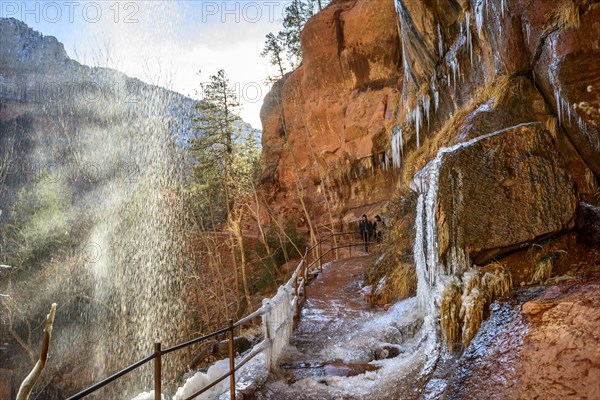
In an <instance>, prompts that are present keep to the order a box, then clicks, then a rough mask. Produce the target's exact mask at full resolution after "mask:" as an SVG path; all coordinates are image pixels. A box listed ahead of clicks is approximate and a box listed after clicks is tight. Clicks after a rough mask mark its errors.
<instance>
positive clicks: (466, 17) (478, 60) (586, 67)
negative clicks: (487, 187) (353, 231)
mask: <svg viewBox="0 0 600 400" xmlns="http://www.w3.org/2000/svg"><path fill="white" fill-rule="evenodd" d="M598 9H600V7H599V6H598V4H597V3H594V2H592V1H585V0H581V1H577V2H572V1H570V0H564V1H560V2H540V1H533V0H530V1H527V2H520V1H513V0H485V1H471V2H469V1H453V0H452V1H451V0H445V1H437V2H434V3H433V4H432V3H431V2H426V1H405V0H398V1H391V0H390V1H387V0H382V1H366V0H365V1H363V0H340V1H335V2H333V3H332V4H331V5H330V6H329V7H327V8H325V9H324V10H323V11H322V12H320V13H319V14H317V15H316V16H315V17H314V18H313V19H311V20H310V21H309V22H308V23H307V25H306V27H305V29H304V31H303V34H302V45H303V52H304V60H303V64H302V66H301V67H300V68H298V69H297V70H296V71H294V72H292V73H291V74H289V75H287V76H286V77H285V78H284V79H283V81H282V82H279V83H278V84H277V85H276V87H275V88H274V92H277V93H279V94H280V96H272V97H271V99H269V100H268V101H267V102H266V103H265V108H264V109H263V113H262V120H263V145H264V146H265V148H266V149H267V150H265V152H264V153H263V188H264V190H265V192H267V193H269V194H270V201H271V204H273V205H275V207H278V208H279V209H281V210H285V211H286V212H287V211H291V209H298V207H297V204H296V203H297V202H295V201H293V199H290V196H287V197H286V198H285V199H284V198H283V196H282V195H281V194H280V193H281V192H288V193H294V192H295V193H296V194H295V195H292V197H294V196H296V197H297V196H298V193H303V195H304V196H305V197H307V198H311V199H314V200H316V201H315V202H314V203H315V208H314V209H311V212H313V213H314V215H316V216H317V218H319V217H320V216H322V215H324V213H325V207H324V206H323V204H324V202H323V200H326V199H327V200H328V201H329V203H330V204H329V207H330V209H331V210H332V211H333V213H334V214H339V216H340V217H341V216H342V215H343V214H344V213H345V212H346V211H347V210H353V209H355V210H356V209H359V208H361V207H364V206H365V205H367V204H371V203H379V202H382V201H386V200H389V199H390V197H391V194H392V193H393V187H394V186H395V185H396V184H399V185H404V184H406V182H408V181H410V179H412V176H413V174H414V173H415V172H416V171H418V170H419V169H420V168H422V167H423V166H424V165H425V164H426V162H427V161H429V160H430V159H432V158H433V157H435V154H436V153H437V151H438V150H439V148H440V147H442V146H448V145H452V144H456V143H460V142H463V141H466V140H469V139H472V138H474V137H478V136H481V135H485V134H488V133H491V132H494V131H497V130H500V129H505V128H508V127H511V126H515V125H518V124H521V123H529V122H544V123H546V124H547V126H548V129H549V130H550V131H551V132H552V137H553V141H554V144H555V147H556V149H557V150H558V152H559V153H560V154H561V156H562V157H563V158H564V162H565V163H566V165H565V166H564V169H565V170H566V171H567V172H568V174H569V175H571V177H572V179H573V180H574V181H575V185H576V188H577V191H578V192H579V194H580V195H587V196H588V198H589V194H590V193H593V191H594V190H595V189H594V185H595V183H594V182H595V181H597V176H598V174H599V170H598V162H599V161H598V160H600V153H598V150H599V149H600V137H599V133H598V110H599V109H600V96H598V93H600V92H598V90H597V87H600V83H598V77H599V76H600V73H599V72H598V68H600V62H598V61H599V60H600V58H599V56H598V55H599V53H598V51H599V49H600V47H599V46H600V45H599V44H598V43H599V42H598V39H597V37H598V35H595V34H594V32H596V30H597V29H599V28H598V26H600V25H598V24H597V23H596V22H595V21H597V20H598V18H597V14H598V12H599V11H598ZM273 99H276V101H274V100H273ZM557 102H558V103H557ZM557 104H558V105H557ZM394 132H400V135H397V136H396V135H394ZM393 138H396V139H398V138H399V139H400V143H401V146H400V150H396V151H397V152H398V157H399V158H401V159H402V162H401V168H400V169H397V170H395V171H389V170H388V172H387V173H383V170H384V168H383V167H384V166H389V164H391V159H392V151H393V150H394V146H392V144H391V143H392V142H393ZM288 145H289V147H288ZM290 153H293V154H294V157H296V160H293V158H294V157H292V156H291V155H290ZM356 169H358V170H362V171H365V170H367V171H370V173H368V174H354V173H353V172H352V170H356ZM399 174H400V175H401V176H400V178H401V179H400V181H398V180H397V178H398V175H399ZM594 174H595V176H594ZM296 177H299V179H298V180H296ZM341 178H344V179H341ZM365 181H367V182H369V184H373V185H374V188H369V189H367V188H365V187H364V186H365V185H364V182H365ZM390 181H392V182H393V183H392V184H391V185H390V183H389V182H390ZM298 183H300V185H301V189H302V190H300V191H298V189H297V186H298ZM389 188H391V189H389ZM378 189H379V190H378ZM388 189H389V190H388ZM367 190H371V192H372V194H369V195H367V194H366V192H367ZM291 200H292V201H291ZM587 201H590V200H587ZM294 204H296V205H294Z"/></svg>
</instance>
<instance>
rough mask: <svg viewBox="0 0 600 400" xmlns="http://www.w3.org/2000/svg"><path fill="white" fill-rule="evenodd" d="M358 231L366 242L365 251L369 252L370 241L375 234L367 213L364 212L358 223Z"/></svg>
mask: <svg viewBox="0 0 600 400" xmlns="http://www.w3.org/2000/svg"><path fill="white" fill-rule="evenodd" d="M358 231H359V232H360V236H361V237H362V240H363V242H364V243H365V251H366V252H367V253H368V252H369V241H370V240H371V235H372V234H373V224H372V223H371V221H369V219H368V218H367V215H366V214H363V216H362V219H361V220H360V222H359V223H358Z"/></svg>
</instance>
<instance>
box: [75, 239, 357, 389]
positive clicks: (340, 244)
mask: <svg viewBox="0 0 600 400" xmlns="http://www.w3.org/2000/svg"><path fill="white" fill-rule="evenodd" d="M355 236H358V235H357V234H356V233H355V232H339V233H330V234H328V236H327V237H325V238H323V239H321V240H319V241H318V242H317V243H316V244H314V245H313V246H312V247H310V248H307V249H306V251H305V253H304V256H303V257H302V260H300V263H299V264H298V267H297V268H296V270H295V271H294V273H293V274H292V277H291V278H290V279H289V280H288V281H287V283H286V284H285V285H283V286H280V287H279V289H278V290H277V294H276V295H275V296H273V297H272V298H271V299H265V300H263V304H262V306H261V307H260V308H259V309H258V310H256V311H254V312H253V313H251V314H250V315H248V316H246V317H244V318H242V319H240V320H239V321H237V322H234V321H233V320H230V321H229V325H228V326H227V327H225V328H222V329H219V330H217V331H215V332H212V333H209V334H207V335H205V336H202V337H198V338H195V339H192V340H189V341H187V342H184V343H181V344H178V345H175V346H172V347H168V348H166V349H162V346H161V343H155V344H154V353H152V354H150V355H149V356H147V357H145V358H143V359H141V360H139V361H138V362H136V363H134V364H131V365H130V366H128V367H126V368H124V369H122V370H120V371H119V372H116V373H114V374H113V375H111V376H109V377H108V378H105V379H104V380H102V381H100V382H98V383H96V384H94V385H92V386H90V387H88V388H86V389H84V390H82V391H81V392H79V393H77V394H74V395H73V396H71V397H69V398H68V399H67V400H77V399H82V398H84V397H86V396H88V395H90V394H92V393H94V392H96V391H98V390H100V389H101V388H103V387H105V386H106V385H108V384H109V383H111V382H113V381H116V380H117V379H119V378H121V377H122V376H124V375H127V374H129V373H130V372H132V371H134V370H136V369H137V368H139V367H141V366H142V365H145V364H147V363H149V362H150V361H154V398H155V400H160V399H161V393H162V357H163V356H164V355H167V354H169V353H172V352H174V351H177V350H181V349H183V348H186V347H189V346H191V345H194V344H197V343H201V342H205V341H207V340H209V339H211V338H214V337H216V336H219V335H223V334H228V336H229V372H228V373H226V374H224V375H222V376H221V377H219V378H218V379H216V380H215V381H213V382H211V383H210V384H209V385H207V386H206V387H204V388H202V389H201V390H199V391H197V392H196V393H194V394H192V395H191V396H189V397H187V398H186V399H185V400H191V399H194V398H195V397H197V396H199V395H201V394H202V393H204V392H206V391H208V390H210V389H211V388H213V387H214V386H216V385H217V384H219V383H220V382H222V381H223V380H225V379H227V378H229V390H230V398H231V400H235V373H236V371H238V370H239V369H240V368H241V367H242V366H244V365H245V364H246V363H247V362H248V361H250V360H251V359H252V358H254V357H255V356H256V355H258V354H259V353H261V352H263V351H265V353H266V359H267V366H268V368H269V370H271V371H272V370H274V368H275V366H276V365H277V364H276V362H277V359H278V358H279V356H280V355H281V353H282V351H283V350H284V349H285V347H286V346H287V345H288V344H289V340H290V338H291V335H292V329H293V322H294V319H295V318H297V317H298V316H299V315H300V310H301V305H302V304H303V303H304V300H306V285H307V284H308V282H309V280H310V278H311V277H313V276H316V274H317V273H316V270H318V271H319V272H321V271H322V270H323V265H324V264H325V263H326V262H327V260H330V261H332V260H336V259H339V258H344V257H340V255H341V254H343V253H340V250H342V249H348V253H349V256H350V257H351V256H352V250H353V248H354V247H355V246H357V245H358V243H359V242H355V241H354V237H355ZM360 243H361V245H362V241H361V242H360ZM323 250H325V253H323ZM258 317H262V331H263V341H262V342H260V343H259V344H257V345H255V346H254V347H253V348H252V350H251V351H250V353H248V354H246V355H245V356H244V357H243V358H242V359H241V360H239V361H238V362H237V364H236V362H235V350H234V329H235V328H238V327H241V326H244V325H246V324H248V323H250V322H251V321H252V320H254V319H255V318H258Z"/></svg>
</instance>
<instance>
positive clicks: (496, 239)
mask: <svg viewBox="0 0 600 400" xmlns="http://www.w3.org/2000/svg"><path fill="white" fill-rule="evenodd" d="M438 201H439V204H438V214H437V219H438V223H437V226H438V243H439V254H440V255H441V256H442V257H444V256H445V257H449V256H450V252H451V250H452V247H454V248H460V249H462V250H464V252H465V254H467V255H468V256H469V257H470V259H471V260H472V261H473V262H475V263H476V264H482V263H485V262H487V261H489V260H490V259H492V258H494V257H497V256H499V255H501V254H503V253H506V252H509V251H511V250H514V249H516V248H520V247H523V246H525V245H528V244H530V243H532V242H535V241H536V240H539V239H540V238H544V237H548V236H552V235H555V234H557V233H559V232H561V231H564V230H566V229H568V228H570V227H572V226H573V225H574V217H575V211H576V208H577V197H576V193H575V185H574V183H573V180H572V178H571V177H570V176H569V174H568V172H567V171H566V169H565V162H564V159H563V157H562V156H561V155H560V153H559V152H558V151H557V149H556V147H555V145H554V142H553V139H552V136H551V134H550V133H549V132H548V131H547V130H546V129H545V127H544V126H543V125H542V124H524V125H520V126H517V127H513V128H509V129H507V130H504V131H501V132H499V133H497V134H492V136H489V137H485V138H482V139H480V140H477V141H476V142H474V143H472V144H471V145H468V146H460V145H459V146H458V149H457V150H455V151H452V152H448V153H446V154H445V157H444V158H443V162H442V165H441V166H440V172H439V193H438Z"/></svg>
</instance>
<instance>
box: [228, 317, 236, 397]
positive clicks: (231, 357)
mask: <svg viewBox="0 0 600 400" xmlns="http://www.w3.org/2000/svg"><path fill="white" fill-rule="evenodd" d="M233 344H234V335H233V320H232V319H230V320H229V371H230V372H231V375H229V393H230V398H231V400H235V351H234V347H233Z"/></svg>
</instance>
